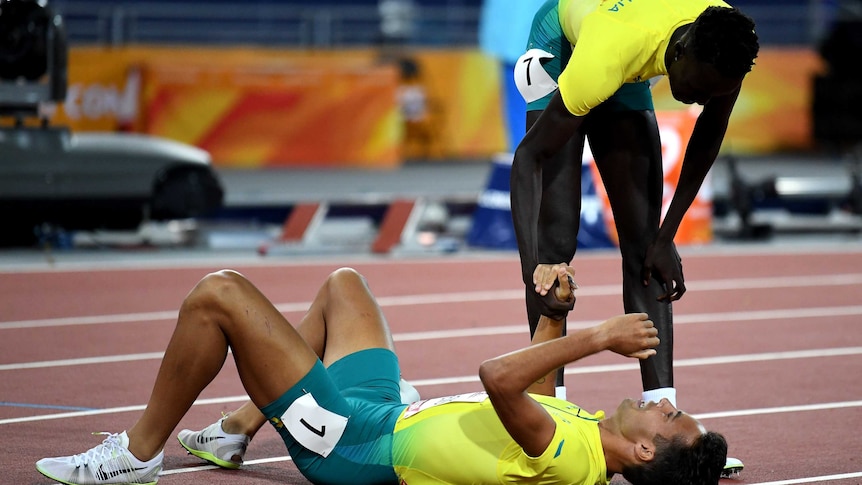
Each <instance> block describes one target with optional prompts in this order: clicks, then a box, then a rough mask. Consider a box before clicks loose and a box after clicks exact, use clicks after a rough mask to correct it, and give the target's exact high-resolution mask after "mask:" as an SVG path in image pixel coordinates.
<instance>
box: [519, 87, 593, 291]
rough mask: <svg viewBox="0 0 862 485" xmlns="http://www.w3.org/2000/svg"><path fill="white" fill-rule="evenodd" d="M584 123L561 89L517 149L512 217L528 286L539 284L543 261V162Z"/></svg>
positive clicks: (559, 148) (522, 269)
mask: <svg viewBox="0 0 862 485" xmlns="http://www.w3.org/2000/svg"><path fill="white" fill-rule="evenodd" d="M582 123H583V117H580V116H575V115H573V114H571V113H570V112H569V110H568V109H567V108H566V106H565V104H563V98H562V96H560V92H559V90H558V91H557V92H556V93H555V94H554V96H553V98H551V101H550V104H548V107H547V108H545V109H544V111H542V114H541V115H540V116H539V118H538V119H537V120H536V122H535V123H534V124H533V126H532V127H530V129H529V131H527V134H526V135H524V138H523V140H521V143H520V144H519V145H518V148H517V149H516V150H515V158H514V161H513V163H512V175H511V178H510V181H509V184H510V190H511V202H512V220H513V222H514V225H515V236H516V238H517V240H518V251H519V252H520V255H521V271H522V277H523V280H524V283H525V284H527V285H530V284H535V283H534V282H533V281H532V279H533V270H535V269H536V266H537V265H538V264H539V263H540V261H538V234H537V228H538V224H539V208H540V207H541V204H542V165H543V163H544V162H545V161H546V160H548V159H549V158H550V157H552V156H553V155H554V154H556V153H557V152H559V151H560V150H561V149H562V148H563V146H564V145H565V144H566V142H568V141H569V139H570V138H571V137H572V135H574V134H575V132H576V131H577V130H578V128H580V126H581V124H582ZM573 163H575V161H573ZM576 163H580V160H577V161H576ZM545 262H546V263H547V262H548V261H545ZM555 262H556V261H555Z"/></svg>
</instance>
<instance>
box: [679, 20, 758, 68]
mask: <svg viewBox="0 0 862 485" xmlns="http://www.w3.org/2000/svg"><path fill="white" fill-rule="evenodd" d="M688 34H689V35H690V36H691V47H692V48H693V49H694V55H695V57H697V59H698V60H700V61H703V62H706V63H708V64H712V65H713V66H715V68H716V69H717V70H718V72H720V73H721V74H722V75H724V76H727V77H731V78H737V77H742V76H744V75H745V74H746V73H747V72H749V71H751V66H753V65H754V59H755V58H756V57H757V51H758V50H760V44H759V43H758V41H757V33H756V32H755V31H754V20H751V18H750V17H748V16H747V15H745V14H743V13H742V12H740V11H739V9H737V8H727V7H709V8H707V9H706V10H704V11H703V13H701V14H700V15H699V16H698V17H697V19H696V20H695V21H694V23H692V25H691V28H690V29H689V32H688Z"/></svg>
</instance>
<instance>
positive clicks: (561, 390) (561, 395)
mask: <svg viewBox="0 0 862 485" xmlns="http://www.w3.org/2000/svg"><path fill="white" fill-rule="evenodd" d="M554 397H556V398H557V399H562V400H564V401H565V400H566V399H567V397H566V386H557V387H555V388H554Z"/></svg>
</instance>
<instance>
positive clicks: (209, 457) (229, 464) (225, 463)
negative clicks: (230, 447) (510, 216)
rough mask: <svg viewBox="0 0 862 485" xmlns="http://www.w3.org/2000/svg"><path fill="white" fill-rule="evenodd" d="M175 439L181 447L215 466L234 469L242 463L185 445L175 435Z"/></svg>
mask: <svg viewBox="0 0 862 485" xmlns="http://www.w3.org/2000/svg"><path fill="white" fill-rule="evenodd" d="M177 441H179V442H180V445H181V446H182V447H183V448H185V449H186V451H188V452H189V453H190V454H192V455H195V456H196V457H198V458H201V459H203V460H206V461H208V462H210V463H212V464H213V465H216V466H219V467H222V468H227V469H229V470H236V469H237V468H239V467H241V466H242V463H234V462H232V461H226V460H222V459H221V458H219V457H217V456H215V455H213V454H212V453H207V452H206V451H200V450H196V449H194V448H190V447H188V446H186V444H185V443H183V440H181V439H180V438H179V437H177Z"/></svg>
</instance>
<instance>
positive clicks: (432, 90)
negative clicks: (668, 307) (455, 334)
mask: <svg viewBox="0 0 862 485" xmlns="http://www.w3.org/2000/svg"><path fill="white" fill-rule="evenodd" d="M28 1H30V0H3V1H0V9H5V10H6V11H7V12H8V11H9V7H10V5H13V4H15V3H16V2H18V3H20V2H28ZM42 3H44V2H42ZM538 3H539V2H538V1H536V0H531V1H527V0H315V1H312V0H269V1H263V0H248V1H239V2H238V1H223V0H206V1H204V0H182V1H169V0H146V1H122V0H83V1H82V0H53V1H50V2H49V3H47V7H49V8H50V9H52V10H53V11H54V12H55V13H56V14H58V15H59V16H60V18H61V19H62V32H61V33H62V35H63V36H64V37H65V39H66V45H65V49H66V50H67V54H68V58H67V60H65V59H64V63H65V65H64V66H62V71H63V73H62V74H64V75H65V78H64V79H63V81H64V84H65V89H64V92H63V93H62V94H63V95H62V96H57V98H58V99H49V100H47V102H43V100H40V101H39V102H38V105H39V106H38V109H39V111H38V114H33V113H28V115H32V116H31V117H35V118H36V119H37V122H35V125H36V126H33V125H34V122H33V121H32V120H31V121H30V122H28V121H27V120H26V119H24V118H26V116H25V117H22V116H21V112H20V109H17V108H16V109H13V110H11V111H10V110H6V111H0V116H3V117H5V120H0V122H2V123H3V125H2V127H3V129H4V130H6V131H4V132H3V133H5V135H3V138H0V142H5V143H7V144H8V142H9V141H10V140H12V139H17V138H21V137H20V136H19V135H16V133H20V131H21V130H39V129H43V128H44V126H45V125H51V126H60V127H68V129H69V130H70V132H71V133H72V134H75V135H86V134H88V133H89V134H92V133H111V134H115V135H117V136H118V137H120V136H127V135H130V134H136V135H145V136H147V137H152V140H167V141H169V142H176V143H179V144H182V145H187V146H189V147H194V148H197V149H200V150H202V151H203V153H205V154H206V155H208V157H209V162H208V163H209V164H210V166H211V167H212V171H213V173H214V175H215V177H216V178H217V181H218V183H219V184H220V186H221V188H222V189H223V197H221V198H220V201H219V203H217V204H203V203H201V204H197V205H195V204H192V205H194V206H195V208H196V210H185V211H183V210H175V211H173V212H171V211H162V213H165V214H166V215H164V216H159V214H160V212H158V211H157V210H156V211H154V206H159V205H160V203H157V202H153V201H152V200H146V201H144V202H143V203H142V204H139V205H138V206H135V207H134V208H133V209H132V210H134V211H138V212H140V213H139V214H136V215H134V216H123V217H128V220H129V224H125V225H124V224H121V223H117V222H116V221H111V222H106V221H107V219H105V218H99V217H92V218H88V217H87V216H88V215H91V214H98V213H99V212H100V211H109V210H110V207H106V205H116V204H115V203H113V202H105V201H106V200H108V199H99V198H98V197H96V196H95V195H94V196H92V197H88V196H87V195H86V194H84V195H80V194H78V195H77V196H76V197H78V198H82V197H83V198H88V199H90V200H89V202H90V204H89V205H87V206H86V208H85V209H75V210H76V211H81V210H83V211H85V215H84V216H82V218H81V219H75V218H69V217H64V218H60V217H52V213H53V211H54V210H56V211H57V212H60V211H59V209H60V207H61V206H63V205H67V202H68V201H67V200H63V199H61V198H58V196H57V195H56V194H55V193H53V192H52V193H50V194H48V193H47V192H45V193H44V195H43V196H40V195H39V194H40V193H41V192H39V191H38V190H35V191H33V192H31V193H29V194H30V195H26V196H20V195H19V196H17V198H16V197H12V196H11V195H10V193H11V192H12V191H13V188H14V187H15V186H21V183H19V182H16V177H25V176H30V177H36V178H37V179H38V180H40V182H39V183H40V184H41V185H40V186H44V185H50V184H51V183H52V182H51V181H57V180H60V179H61V175H60V171H61V170H70V169H69V168H68V167H65V168H62V169H60V168H56V167H54V168H44V169H40V171H37V172H36V173H31V174H29V175H23V174H22V170H21V165H22V164H24V163H29V162H22V161H11V162H10V160H12V158H13V157H10V156H3V159H4V160H6V161H5V162H3V161H0V168H2V169H3V170H6V173H4V174H3V176H2V178H3V179H5V180H6V182H7V183H6V185H0V207H2V208H3V209H4V211H5V212H7V219H9V218H10V217H11V216H10V214H11V213H12V212H14V213H15V214H17V217H18V219H16V220H19V222H20V224H19V226H23V229H21V227H19V229H20V230H23V231H24V232H25V233H26V234H27V235H32V236H33V237H32V238H28V237H25V238H23V239H22V238H14V239H7V241H6V244H5V245H7V246H10V245H23V246H36V245H41V246H46V245H47V246H50V247H55V248H58V247H59V248H71V247H77V246H90V247H92V246H95V247H105V246H117V245H121V246H122V245H140V244H144V245H156V246H195V247H219V248H235V249H239V250H249V249H256V250H259V251H261V252H274V251H283V252H286V253H292V252H312V253H315V252H316V253H319V252H326V251H333V250H338V251H341V250H348V251H357V252H365V251H371V252H377V253H392V252H396V251H399V250H400V251H411V252H415V251H420V252H441V251H453V250H459V249H469V248H491V249H497V248H499V249H511V248H513V247H514V243H513V239H512V234H511V229H510V227H509V226H508V224H510V221H508V219H507V217H508V212H507V209H506V207H505V205H506V203H507V190H508V188H507V180H506V176H507V172H506V170H507V162H508V160H510V154H511V152H512V150H513V147H514V146H515V145H516V144H517V142H518V139H519V136H520V133H522V132H523V112H522V110H523V106H522V105H519V101H518V99H517V98H516V97H515V96H513V91H512V89H513V88H512V86H511V84H512V83H511V82H509V77H510V76H509V75H508V74H509V72H510V68H511V64H512V63H513V62H514V60H513V58H512V56H513V55H514V54H513V52H516V51H517V50H518V49H520V47H519V46H523V43H524V39H525V38H526V29H527V28H528V27H529V20H530V19H529V14H526V15H525V14H524V12H530V11H532V10H533V9H535V8H536V5H538ZM732 3H733V5H734V6H737V7H740V8H741V9H742V10H743V11H745V12H746V13H747V14H749V15H750V16H752V17H753V18H754V19H755V21H756V22H757V26H758V33H759V36H760V39H761V45H762V50H761V55H760V57H759V58H758V60H757V66H756V68H755V70H754V71H753V72H752V73H751V74H750V75H749V77H748V79H747V80H746V83H745V87H744V90H743V95H742V97H741V98H740V100H739V102H738V104H737V108H736V110H735V112H734V115H733V118H732V119H731V127H730V130H729V133H728V135H727V138H726V140H725V143H724V146H723V150H722V155H721V157H720V159H719V160H718V161H717V163H716V166H715V167H714V169H713V172H712V173H711V176H710V179H709V180H708V182H707V184H706V185H705V187H704V190H703V191H702V193H701V197H700V198H699V199H698V201H697V202H696V204H695V206H694V207H693V210H692V211H690V214H689V217H687V221H686V223H685V226H684V228H683V229H682V230H681V232H680V236H679V243H681V244H705V243H710V242H715V241H728V240H769V239H771V238H775V237H778V236H780V235H784V234H816V235H824V234H825V235H828V236H829V237H835V236H836V235H838V236H840V237H843V238H851V239H852V238H856V239H858V238H859V234H860V231H862V182H860V163H862V162H860V158H862V143H860V142H862V87H860V84H859V82H858V79H859V74H860V73H859V72H858V71H859V70H860V67H859V65H858V62H856V60H855V59H857V58H858V52H859V51H860V49H862V1H851V0H784V1H776V0H737V1H736V2H732ZM0 19H2V11H0ZM19 32H20V30H19ZM13 34H14V31H13V26H10V25H9V24H8V23H7V22H6V21H4V22H3V23H2V30H0V38H2V39H6V40H5V41H4V42H5V47H4V45H3V44H0V54H2V55H0V59H5V61H0V63H2V62H6V63H7V64H8V63H9V62H11V61H10V60H9V59H12V58H13V57H14V56H21V55H23V54H22V52H23V51H26V50H29V51H35V50H37V49H38V48H37V47H33V46H26V45H22V44H21V43H20V38H16V37H15V36H14V35H13ZM15 39H17V40H15ZM13 41H15V42H18V44H16V45H17V47H18V48H19V50H17V51H16V50H15V49H13V48H12V45H13V43H14V42H13ZM21 49H23V51H22V50H21ZM43 50H44V48H43ZM49 51H50V49H49ZM4 56H5V57H4ZM54 60H56V59H54ZM49 67H50V66H49ZM47 71H48V72H47V73H39V74H40V75H42V74H44V76H51V74H52V73H51V72H50V69H48V70H47ZM54 74H56V73H54ZM44 76H43V77H44ZM3 77H4V79H3V81H2V83H3V84H2V85H0V95H2V94H3V93H4V92H7V93H8V92H10V91H9V90H10V89H13V88H15V87H20V86H22V85H23V84H28V83H39V82H46V81H45V80H44V79H26V80H22V79H20V78H18V77H16V76H15V75H6V76H3ZM29 77H33V76H29ZM37 77H38V76H37ZM47 82H50V80H48V81H47ZM10 96H11V97H10ZM10 96H6V97H5V98H3V97H2V96H0V100H2V101H0V104H2V103H3V102H5V103H7V104H9V100H10V99H19V98H16V97H15V96H17V94H13V95H10ZM654 96H655V101H656V109H657V112H658V113H659V120H660V124H661V126H662V135H663V144H664V147H663V148H664V156H665V168H666V172H667V177H666V178H667V183H668V190H672V188H673V183H674V180H673V176H674V174H675V171H676V170H678V163H679V161H680V159H679V157H680V154H681V153H682V149H683V147H684V143H685V141H686V140H687V136H688V133H689V132H690V130H691V120H692V119H693V116H695V114H694V113H691V112H690V111H689V110H687V109H686V107H685V106H683V105H682V104H679V103H677V102H675V101H674V100H673V99H672V98H671V97H670V94H669V89H668V88H667V85H666V83H663V82H659V83H658V84H657V85H656V86H655V87H654ZM49 97H50V96H49ZM12 104H15V103H12ZM19 104H20V103H19ZM33 104H37V103H35V102H34V103H33ZM18 108H20V106H18ZM16 137H17V138H16ZM6 149H7V150H8V148H6ZM16 149H17V150H19V151H21V150H22V149H21V145H20V143H19V144H18V145H17V148H16ZM0 150H4V148H3V145H2V144H0ZM24 150H25V151H26V149H24ZM30 151H32V150H30ZM16 153H17V152H16ZM115 156H118V157H122V156H123V155H121V154H120V155H115ZM37 158H38V156H37ZM587 158H588V157H587ZM22 160H23V159H22ZM57 163H58V164H63V163H65V162H62V163H61V162H57ZM4 164H5V165H4ZM66 165H68V163H66ZM10 166H11V167H12V168H10ZM16 167H17V168H16ZM589 167H590V164H589V160H587V163H586V164H585V174H587V178H586V180H587V182H586V184H587V185H586V186H585V194H586V197H587V200H586V202H585V204H584V210H583V211H584V214H583V217H582V218H583V220H584V223H583V226H584V229H583V230H582V232H583V233H584V238H583V241H582V242H583V245H584V246H585V247H607V246H611V245H613V234H612V233H613V231H612V229H611V228H612V224H611V223H610V215H609V211H608V209H607V206H606V203H605V201H604V200H603V198H602V193H601V184H600V183H596V182H597V181H593V180H594V179H590V177H594V175H595V174H594V173H593V172H592V171H591V170H590V168H589ZM71 170H74V168H72V169H71ZM132 173H133V171H132V170H126V169H124V170H122V171H119V172H117V173H112V174H111V175H110V177H112V178H111V179H110V180H117V181H119V180H121V179H122V178H123V177H128V176H133V175H130V174H132ZM90 176H92V174H91V175H90ZM134 176H139V175H134ZM162 178H164V177H162ZM183 180H184V182H183V183H186V184H191V185H194V184H199V183H200V181H199V180H198V179H192V178H188V180H186V179H183ZM55 185H57V184H56V183H55ZM191 185H185V186H181V187H191ZM189 190H190V191H193V188H189ZM4 192H5V193H4ZM154 192H155V190H154ZM40 197H41V199H40ZM147 197H151V198H155V195H151V196H147ZM179 197H181V196H179ZM145 198H146V197H145ZM12 199H15V200H14V201H13V202H15V204H17V205H15V204H12V203H11V202H9V201H10V200H12ZM100 201H101V202H100ZM100 203H101V204H102V205H100ZM4 204H7V205H4ZM161 205H164V204H161ZM188 205H189V204H186V206H188ZM37 206H38V207H40V210H39V211H36V209H34V208H35V207H37ZM186 206H183V207H186ZM37 212H38V217H35V216H34V217H35V218H31V217H27V216H28V214H31V213H32V214H36V213H37ZM171 214H174V215H176V216H177V217H170V215H171ZM157 216H158V217H157ZM180 216H181V217H180ZM13 219H14V218H13ZM124 226H125V227H124Z"/></svg>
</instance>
